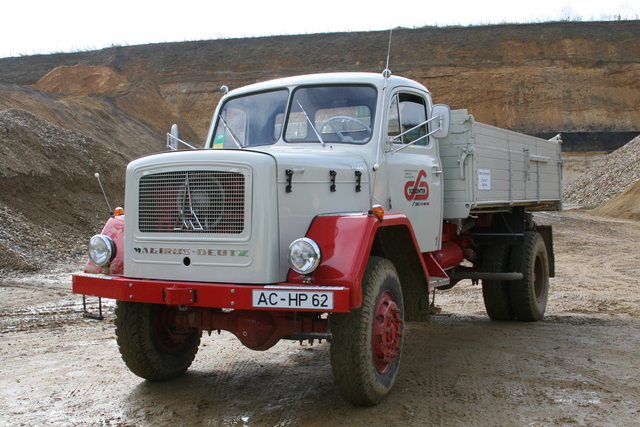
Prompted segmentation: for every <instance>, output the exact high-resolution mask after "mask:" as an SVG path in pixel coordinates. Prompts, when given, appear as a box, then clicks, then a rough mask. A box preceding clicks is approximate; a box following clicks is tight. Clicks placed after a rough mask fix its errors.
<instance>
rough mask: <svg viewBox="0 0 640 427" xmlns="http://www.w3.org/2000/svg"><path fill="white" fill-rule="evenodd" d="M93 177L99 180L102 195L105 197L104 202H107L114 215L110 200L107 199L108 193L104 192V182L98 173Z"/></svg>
mask: <svg viewBox="0 0 640 427" xmlns="http://www.w3.org/2000/svg"><path fill="white" fill-rule="evenodd" d="M93 176H95V177H96V178H98V184H100V189H102V194H103V195H104V200H105V201H106V202H107V206H108V207H109V212H110V214H111V215H113V210H112V209H111V204H110V203H109V199H108V198H107V193H105V191H104V187H103V186H102V181H100V174H99V173H98V172H96V173H95V174H94V175H93Z"/></svg>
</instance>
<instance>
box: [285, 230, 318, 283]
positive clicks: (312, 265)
mask: <svg viewBox="0 0 640 427" xmlns="http://www.w3.org/2000/svg"><path fill="white" fill-rule="evenodd" d="M287 260H288V261H289V266H290V267H291V269H292V270H293V271H295V272H296V273H298V274H302V275H303V276H306V275H308V274H311V273H313V272H314V271H315V270H316V268H318V266H319V265H320V261H321V260H322V253H321V251H320V246H318V244H317V243H316V242H314V241H313V240H312V239H309V238H308V237H301V238H300V239H296V240H294V241H293V242H292V243H291V244H290V245H289V252H288V253H287Z"/></svg>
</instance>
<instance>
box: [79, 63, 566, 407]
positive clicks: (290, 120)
mask: <svg viewBox="0 0 640 427" xmlns="http://www.w3.org/2000/svg"><path fill="white" fill-rule="evenodd" d="M168 140H169V144H168V145H170V146H171V147H172V148H173V149H174V150H172V151H168V152H165V153H160V154H155V155H150V156H147V157H143V158H140V159H137V160H134V161H132V162H131V163H130V164H129V166H128V168H127V175H126V193H125V208H126V215H125V214H123V212H122V210H120V209H118V210H117V211H116V212H115V213H114V215H113V216H112V217H111V218H110V219H109V220H108V222H107V223H106V225H105V227H104V229H103V230H102V233H101V234H99V235H96V236H94V237H93V238H92V239H91V241H90V243H89V247H88V252H89V258H90V260H89V261H88V263H87V266H86V269H85V272H84V273H83V274H76V275H74V277H73V291H74V292H75V293H78V294H83V295H84V296H93V297H101V298H112V299H115V300H117V303H116V309H115V314H116V320H115V326H116V335H117V341H118V345H119V348H120V352H121V354H122V358H123V359H124V362H125V363H126V365H127V366H128V368H129V369H130V370H131V371H132V372H134V373H135V374H137V375H139V376H140V377H142V378H146V379H148V380H152V381H153V380H168V379H171V378H174V377H176V376H178V375H180V374H182V373H183V372H185V371H186V370H187V369H188V367H189V366H190V364H191V363H192V361H193V359H194V357H195V355H196V352H197V351H198V345H199V343H200V339H201V335H202V332H203V331H206V332H209V333H211V332H212V331H220V330H226V331H230V332H232V333H233V334H235V335H236V336H237V337H238V339H240V341H241V342H242V343H243V344H244V345H245V346H247V347H249V348H251V349H254V350H264V349H267V348H270V347H272V346H273V345H274V344H276V343H277V342H278V341H279V340H280V339H291V340H311V341H313V340H327V341H329V342H330V346H331V347H330V354H331V367H332V371H333V374H334V380H335V383H336V385H337V389H339V390H340V392H341V393H342V394H343V395H344V396H345V398H346V399H348V400H349V401H350V402H352V403H354V404H359V405H374V404H377V403H379V402H380V401H381V400H382V399H384V397H385V396H386V395H387V394H388V393H389V391H390V390H391V388H392V386H393V384H394V381H395V379H396V376H397V373H398V369H399V366H400V360H401V356H402V352H403V341H404V337H403V330H404V323H403V322H404V321H425V320H428V318H429V315H430V309H431V308H430V295H431V294H432V293H434V292H435V290H437V289H448V288H450V287H452V286H454V285H455V284H456V283H457V282H459V281H460V280H463V279H471V280H473V281H474V282H479V281H481V282H482V290H483V296H484V302H485V306H486V309H487V313H488V315H489V316H490V317H491V318H492V319H494V320H520V321H535V320H538V319H540V318H541V317H542V316H543V315H544V312H545V308H546V303H547V296H548V292H549V277H552V276H553V275H554V257H553V237H552V230H551V227H549V226H544V225H540V224H537V223H536V222H535V221H534V219H533V214H532V212H534V211H544V210H551V211H553V210H560V209H562V156H561V150H560V143H561V141H560V139H559V137H556V138H554V139H552V140H543V139H539V138H535V137H531V136H527V135H523V134H519V133H515V132H511V131H507V130H503V129H498V128H495V127H492V126H488V125H484V124H481V123H477V122H475V120H474V118H473V116H471V115H470V114H469V113H468V112H467V111H465V110H456V111H451V110H450V109H449V107H447V106H446V105H433V104H432V100H431V95H430V93H429V91H428V90H427V89H426V88H425V87H424V86H423V85H421V84H419V83H417V82H415V81H412V80H410V79H406V78H402V77H397V76H393V75H391V73H390V72H389V71H385V72H383V73H382V74H374V73H329V74H317V75H306V76H298V77H291V78H284V79H277V80H272V81H268V82H263V83H257V84H254V85H250V86H247V87H244V88H240V89H236V90H233V91H230V92H228V93H226V94H225V95H224V96H223V97H222V99H221V101H220V104H219V105H218V107H217V109H216V110H215V113H214V115H213V121H212V124H211V127H210V131H209V134H208V136H207V140H206V142H205V144H204V148H202V149H177V147H178V145H179V146H180V147H182V145H180V144H179V142H181V141H180V140H179V138H178V136H177V132H175V131H174V132H172V133H171V134H168Z"/></svg>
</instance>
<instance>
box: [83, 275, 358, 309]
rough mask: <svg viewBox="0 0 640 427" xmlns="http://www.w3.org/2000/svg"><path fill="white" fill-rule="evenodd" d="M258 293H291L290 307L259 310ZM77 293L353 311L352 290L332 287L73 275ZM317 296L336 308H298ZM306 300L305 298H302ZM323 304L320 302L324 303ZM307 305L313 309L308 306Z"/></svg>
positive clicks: (213, 305)
mask: <svg viewBox="0 0 640 427" xmlns="http://www.w3.org/2000/svg"><path fill="white" fill-rule="evenodd" d="M254 290H256V291H264V292H265V294H266V295H267V296H268V295H273V294H275V293H278V292H285V293H286V292H290V293H291V296H290V297H289V302H288V305H289V307H280V306H278V307H276V306H255V305H254ZM73 292H74V293H77V294H83V295H88V296H96V297H102V298H112V299H116V300H122V301H136V302H146V303H154V304H169V305H182V306H193V307H208V308H229V309H236V310H277V311H316V312H342V313H346V312H348V311H349V308H350V305H351V304H350V301H349V289H348V288H345V287H338V286H331V287H322V286H304V285H300V284H289V283H277V284H274V285H237V284H221V283H196V282H172V281H162V280H144V279H128V278H126V277H122V276H107V275H104V274H77V275H73ZM314 292H320V293H325V294H326V293H332V294H333V308H332V309H327V308H323V307H322V304H319V305H318V308H313V307H308V306H307V307H305V306H303V308H299V307H296V303H297V300H296V299H295V298H296V297H297V296H300V295H303V296H304V295H307V294H308V295H311V296H312V294H313V293H314ZM300 300H302V297H301V298H300ZM321 302H322V301H320V303H321ZM306 305H309V303H307V304H306Z"/></svg>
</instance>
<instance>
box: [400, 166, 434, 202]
mask: <svg viewBox="0 0 640 427" xmlns="http://www.w3.org/2000/svg"><path fill="white" fill-rule="evenodd" d="M426 177H427V173H426V172H425V171H423V170H421V171H420V172H419V173H418V177H417V178H416V180H415V181H407V183H406V184H405V185H404V197H406V198H407V200H409V201H411V200H427V199H428V198H429V186H428V185H427V183H426V182H424V181H422V180H423V179H424V178H426Z"/></svg>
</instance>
